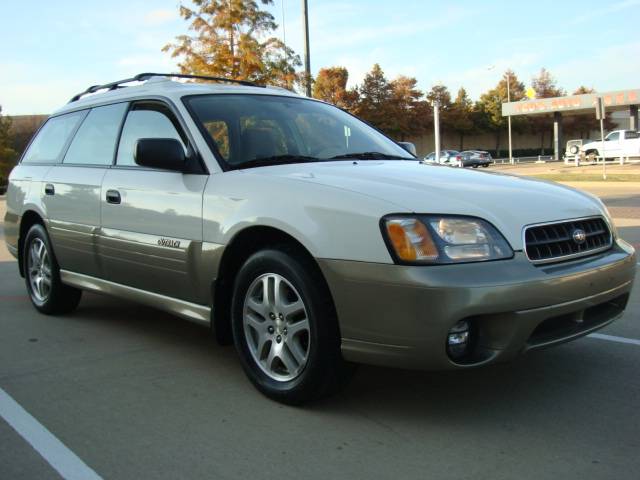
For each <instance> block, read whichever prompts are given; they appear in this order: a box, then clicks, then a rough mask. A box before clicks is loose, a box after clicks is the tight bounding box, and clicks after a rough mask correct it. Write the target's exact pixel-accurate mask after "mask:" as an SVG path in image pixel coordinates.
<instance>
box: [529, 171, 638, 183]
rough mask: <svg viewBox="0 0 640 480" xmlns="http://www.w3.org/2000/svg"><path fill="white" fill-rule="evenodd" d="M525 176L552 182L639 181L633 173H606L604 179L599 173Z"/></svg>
mask: <svg viewBox="0 0 640 480" xmlns="http://www.w3.org/2000/svg"><path fill="white" fill-rule="evenodd" d="M523 176H524V175H523ZM527 176H531V177H534V178H539V179H541V180H552V181H554V182H640V175H638V174H634V173H629V174H619V173H612V174H609V173H607V179H606V180H604V179H603V178H602V174H601V173H598V174H596V173H566V174H563V173H541V174H540V175H527Z"/></svg>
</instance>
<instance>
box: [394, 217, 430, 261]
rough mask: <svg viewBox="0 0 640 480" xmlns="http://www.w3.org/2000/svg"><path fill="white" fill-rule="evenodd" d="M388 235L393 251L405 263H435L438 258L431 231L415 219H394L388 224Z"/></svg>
mask: <svg viewBox="0 0 640 480" xmlns="http://www.w3.org/2000/svg"><path fill="white" fill-rule="evenodd" d="M386 228H387V234H388V237H389V241H390V243H391V245H392V246H393V250H394V251H395V252H396V255H397V256H398V258H399V259H400V260H403V261H405V262H419V261H425V260H426V261H433V260H435V259H437V258H438V249H437V248H436V245H435V243H434V242H433V239H432V238H431V235H430V234H429V230H428V229H427V227H426V226H425V225H424V224H423V223H422V222H421V221H419V220H417V219H414V218H394V219H389V220H387V222H386Z"/></svg>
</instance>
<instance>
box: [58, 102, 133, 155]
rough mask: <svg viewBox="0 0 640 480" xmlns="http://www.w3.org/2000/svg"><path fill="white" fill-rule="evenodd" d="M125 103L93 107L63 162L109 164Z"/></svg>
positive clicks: (125, 106)
mask: <svg viewBox="0 0 640 480" xmlns="http://www.w3.org/2000/svg"><path fill="white" fill-rule="evenodd" d="M126 108H127V104H126V103H118V104H115V105H108V106H106V107H96V108H93V109H92V110H91V111H90V112H89V115H87V117H86V118H85V119H84V121H83V122H82V125H81V126H80V128H79V129H78V132H77V133H76V135H75V136H74V137H73V141H72V142H71V145H70V146H69V150H67V154H66V155H65V157H64V160H63V163H73V164H85V165H86V164H88V165H111V163H112V162H113V154H114V151H115V148H116V140H117V138H118V130H119V129H120V124H121V122H122V116H123V115H124V112H125V110H126Z"/></svg>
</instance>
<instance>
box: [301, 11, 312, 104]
mask: <svg viewBox="0 0 640 480" xmlns="http://www.w3.org/2000/svg"><path fill="white" fill-rule="evenodd" d="M302 27H303V30H304V75H305V88H306V93H307V97H310V96H311V58H310V55H309V8H308V6H307V0H302Z"/></svg>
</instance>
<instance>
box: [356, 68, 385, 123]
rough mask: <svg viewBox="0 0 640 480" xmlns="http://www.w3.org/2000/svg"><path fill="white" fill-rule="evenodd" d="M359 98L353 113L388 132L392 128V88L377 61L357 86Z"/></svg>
mask: <svg viewBox="0 0 640 480" xmlns="http://www.w3.org/2000/svg"><path fill="white" fill-rule="evenodd" d="M358 93H359V96H360V100H359V101H358V104H357V106H356V108H355V114H356V115H358V116H359V117H360V118H362V119H363V120H366V121H367V122H369V123H371V124H372V125H374V126H375V127H377V128H379V129H380V130H383V131H385V132H388V131H389V130H390V129H392V128H393V120H392V102H393V100H392V97H393V89H392V87H391V84H390V83H389V81H388V80H387V78H386V77H385V76H384V72H383V71H382V68H380V65H378V64H377V63H376V64H375V65H374V66H373V68H372V69H371V71H370V72H369V73H367V75H366V76H365V77H364V80H363V82H362V85H361V86H360V87H359V88H358Z"/></svg>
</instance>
